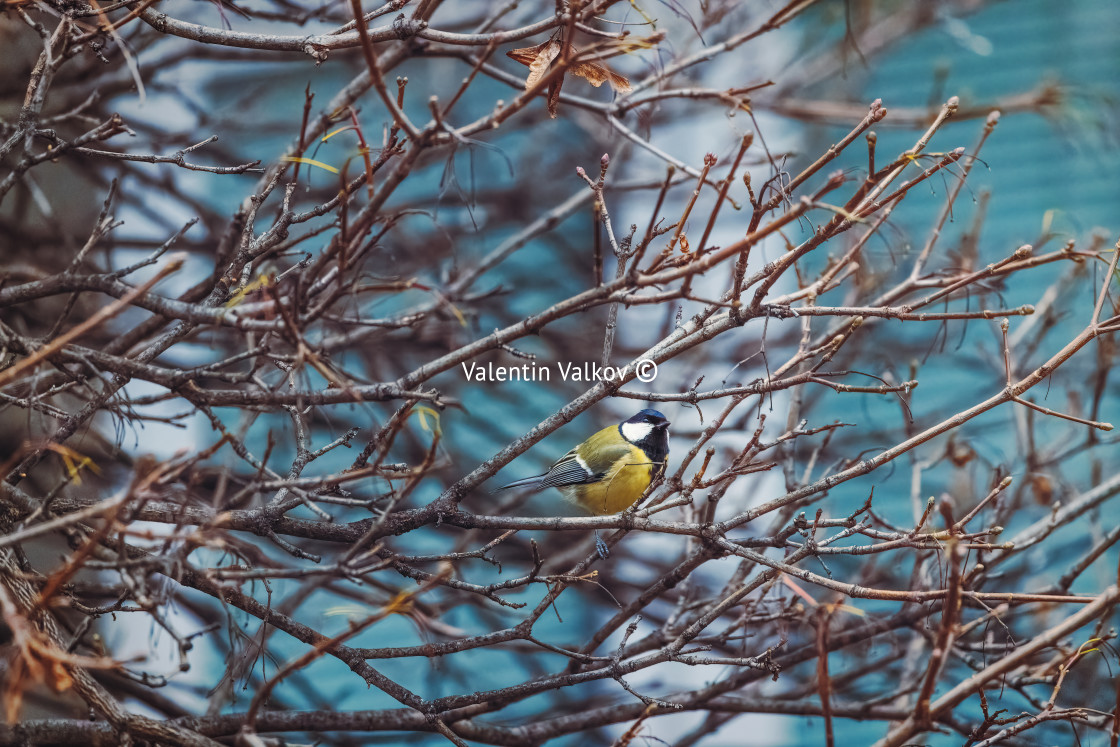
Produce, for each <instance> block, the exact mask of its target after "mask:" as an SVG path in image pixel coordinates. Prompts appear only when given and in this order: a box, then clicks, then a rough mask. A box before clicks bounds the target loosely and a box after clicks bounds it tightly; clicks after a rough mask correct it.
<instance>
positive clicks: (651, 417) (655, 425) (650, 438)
mask: <svg viewBox="0 0 1120 747" xmlns="http://www.w3.org/2000/svg"><path fill="white" fill-rule="evenodd" d="M618 432H619V433H621V434H622V437H623V438H625V439H626V440H627V441H629V442H630V443H632V444H634V445H635V446H637V447H638V448H639V449H641V450H642V451H644V452H645V453H646V454H648V455H649V458H650V460H651V461H654V462H663V461H665V457H667V456H668V455H669V420H668V418H666V417H665V416H664V415H662V414H661V413H659V412H658V411H657V410H642V411H641V412H639V413H638V414H637V415H635V416H634V417H632V418H630V419H629V420H627V421H624V422H623V423H621V424H619V426H618Z"/></svg>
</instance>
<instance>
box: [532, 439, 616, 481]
mask: <svg viewBox="0 0 1120 747" xmlns="http://www.w3.org/2000/svg"><path fill="white" fill-rule="evenodd" d="M577 449H578V447H577V448H576V449H572V450H571V451H569V452H568V453H567V454H565V455H564V456H562V457H560V459H558V460H557V462H556V464H554V465H552V467H550V468H549V470H548V472H547V473H546V474H545V476H544V477H543V478H542V479H541V482H540V489H541V490H544V489H545V488H559V487H563V486H565V485H587V484H588V483H593V482H598V481H599V480H602V479H603V477H604V476H605V475H606V474H607V472H609V471H610V469H611V467H612V466H614V463H615V462H617V461H618V460H619V459H625V458H626V457H628V456H629V455H630V444H628V443H625V442H624V443H619V444H615V445H610V446H605V447H603V446H599V447H598V448H597V449H595V460H594V462H592V463H588V462H587V461H584V460H583V459H581V458H580V457H579V454H578V453H577Z"/></svg>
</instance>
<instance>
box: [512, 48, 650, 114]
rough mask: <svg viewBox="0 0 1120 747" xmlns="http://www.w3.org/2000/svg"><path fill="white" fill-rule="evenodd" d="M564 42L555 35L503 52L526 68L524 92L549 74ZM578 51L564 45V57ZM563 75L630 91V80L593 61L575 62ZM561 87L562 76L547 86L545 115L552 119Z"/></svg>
mask: <svg viewBox="0 0 1120 747" xmlns="http://www.w3.org/2000/svg"><path fill="white" fill-rule="evenodd" d="M565 44H566V42H564V41H562V40H561V39H560V38H559V37H557V36H554V37H552V38H551V39H549V40H548V41H546V42H544V43H543V44H538V45H537V46H535V47H523V48H521V49H514V50H512V51H509V52H506V56H507V57H509V58H510V59H512V60H514V61H516V62H520V63H521V64H522V65H527V66H528V67H529V75H528V77H527V78H526V79H525V90H526V91H528V90H530V89H532V88H533V87H535V86H536V85H537V84H539V83H540V81H541V79H542V78H544V77H545V75H547V74H548V71H549V69H550V68H551V67H552V65H553V63H555V62H556V59H557V58H558V57H560V55H561V53H562V52H563V51H564V45H565ZM577 54H578V52H577V51H576V50H575V48H574V47H572V45H570V44H568V45H567V57H568V59H572V58H574V57H576V56H577ZM565 72H571V73H572V75H575V76H576V77H579V78H583V79H584V80H586V81H587V82H588V83H590V84H591V85H593V86H595V87H596V88H598V87H599V86H601V85H603V83H610V86H611V88H613V89H614V90H615V91H618V92H620V93H626V92H628V91H630V90H632V89H631V87H630V81H629V80H628V79H627V78H626V77H625V76H622V75H619V74H618V73H616V72H614V71H612V70H611V69H609V68H607V67H606V66H604V65H600V64H598V63H595V62H577V63H575V64H573V65H572V66H571V68H569V70H567V71H565ZM563 85H564V75H563V74H561V75H559V76H557V77H555V78H553V79H552V81H551V82H550V83H549V86H548V114H549V116H551V117H555V116H556V113H557V111H558V109H559V104H560V89H561V87H562V86H563Z"/></svg>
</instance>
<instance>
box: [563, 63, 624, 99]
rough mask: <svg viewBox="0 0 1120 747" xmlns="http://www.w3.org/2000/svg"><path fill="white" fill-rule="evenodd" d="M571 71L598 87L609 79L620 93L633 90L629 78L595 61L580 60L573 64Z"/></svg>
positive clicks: (612, 86)
mask: <svg viewBox="0 0 1120 747" xmlns="http://www.w3.org/2000/svg"><path fill="white" fill-rule="evenodd" d="M571 73H572V75H578V76H579V77H581V78H583V79H584V80H586V81H587V82H588V83H590V84H591V85H593V86H595V87H596V88H598V87H599V86H601V85H603V82H604V81H607V82H609V83H610V84H611V88H613V89H614V90H616V91H618V92H619V93H629V92H630V91H631V90H632V89H631V88H630V80H629V79H628V78H626V77H625V76H622V75H619V74H618V73H616V72H614V71H613V70H610V69H609V68H607V67H604V66H603V65H597V64H595V63H594V62H580V63H577V64H575V65H572V69H571Z"/></svg>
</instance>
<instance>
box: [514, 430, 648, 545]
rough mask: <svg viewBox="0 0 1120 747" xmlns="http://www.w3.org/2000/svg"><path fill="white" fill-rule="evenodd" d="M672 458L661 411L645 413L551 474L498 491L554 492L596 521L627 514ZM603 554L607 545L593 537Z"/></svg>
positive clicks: (594, 440) (596, 438) (605, 433)
mask: <svg viewBox="0 0 1120 747" xmlns="http://www.w3.org/2000/svg"><path fill="white" fill-rule="evenodd" d="M668 456H669V421H668V420H667V419H666V418H665V416H664V415H662V414H661V413H660V412H658V411H657V410H642V411H641V412H639V413H638V414H637V415H635V416H634V417H632V418H630V419H629V420H624V421H623V422H621V423H619V424H618V425H612V426H608V427H606V428H604V429H603V430H601V431H599V432H598V433H596V434H594V435H593V436H591V437H590V438H589V439H587V440H586V441H584V442H583V443H581V444H580V445H579V446H576V447H575V448H573V449H572V450H571V451H569V452H568V453H567V454H565V455H564V456H562V457H560V459H558V460H557V461H556V463H555V464H553V465H552V466H551V467H549V468H548V472H545V473H544V474H543V475H536V476H535V477H526V478H525V479H524V480H518V481H516V482H511V483H510V484H509V485H503V486H502V487H500V488H498V490H505V489H506V488H519V487H523V486H532V488H533V491H534V492H537V491H540V490H544V489H545V488H556V489H557V490H559V491H560V493H561V494H563V496H564V497H565V498H566V499H568V500H569V501H571V502H572V503H575V504H577V505H578V506H580V507H581V508H583V509H584V510H585V511H588V512H589V513H592V514H595V515H597V516H605V515H607V514H617V513H618V512H620V511H625V510H626V509H628V508H630V507H631V506H632V505H634V503H635V502H636V501H637V500H638V499H639V498H641V497H642V494H644V493H645V492H646V488H648V487H649V484H650V483H651V482H653V480H654V479H655V478H656V477H658V476H659V475H661V473H662V472H664V471H665V463H666V459H667V458H668ZM595 540H596V545H597V547H598V549H599V554H600V555H602V556H603V557H606V546H605V545H603V543H602V541H601V540H599V536H598V534H597V533H596V535H595Z"/></svg>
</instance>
